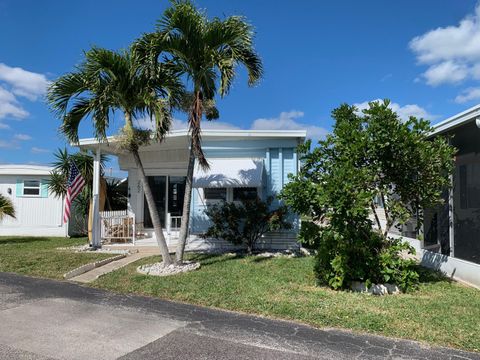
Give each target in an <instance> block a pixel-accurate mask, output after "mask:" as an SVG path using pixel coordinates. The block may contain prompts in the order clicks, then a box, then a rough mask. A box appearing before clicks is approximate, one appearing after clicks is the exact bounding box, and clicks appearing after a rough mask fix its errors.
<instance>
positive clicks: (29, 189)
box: [23, 180, 40, 196]
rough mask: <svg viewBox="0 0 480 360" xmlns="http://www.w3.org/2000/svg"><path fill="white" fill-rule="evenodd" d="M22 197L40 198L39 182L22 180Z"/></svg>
mask: <svg viewBox="0 0 480 360" xmlns="http://www.w3.org/2000/svg"><path fill="white" fill-rule="evenodd" d="M23 195H24V196H25V195H26V196H40V181H39V180H24V181H23Z"/></svg>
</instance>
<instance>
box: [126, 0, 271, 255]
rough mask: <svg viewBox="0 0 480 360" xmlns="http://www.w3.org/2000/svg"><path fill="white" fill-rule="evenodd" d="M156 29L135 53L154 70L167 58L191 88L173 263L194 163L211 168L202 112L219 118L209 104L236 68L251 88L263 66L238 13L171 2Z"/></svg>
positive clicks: (181, 246)
mask: <svg viewBox="0 0 480 360" xmlns="http://www.w3.org/2000/svg"><path fill="white" fill-rule="evenodd" d="M156 30H157V31H156V32H154V33H149V34H145V35H144V36H143V37H142V38H141V39H139V40H138V41H137V42H136V44H135V45H134V50H135V52H136V54H137V55H138V56H139V57H140V58H141V59H142V62H143V63H144V65H146V68H147V69H154V64H156V62H157V61H158V60H159V59H160V60H161V59H163V58H165V57H168V58H171V59H172V60H173V62H174V63H175V64H176V66H177V67H178V70H179V72H180V73H181V74H182V75H184V76H185V78H186V79H188V80H189V82H188V84H189V85H190V86H191V88H190V91H192V99H191V100H189V101H188V109H186V110H187V113H188V124H189V132H190V155H189V161H188V169H187V181H186V185H185V197H184V202H183V212H182V223H181V228H180V236H179V237H180V238H179V241H178V244H177V249H176V261H177V262H178V263H182V261H183V256H184V250H185V244H186V240H187V235H188V227H189V222H190V201H191V198H192V179H193V170H194V165H195V161H196V160H197V161H198V163H199V164H200V166H202V167H203V168H208V166H209V165H208V162H207V160H206V158H205V155H204V153H203V150H202V144H201V130H202V126H201V121H202V118H203V115H205V116H206V118H207V119H208V120H210V119H215V118H218V112H215V111H213V112H212V111H211V110H210V109H211V106H209V103H211V101H212V100H213V99H214V98H215V95H216V94H217V93H218V94H219V95H220V96H222V97H224V96H225V95H227V94H228V92H229V91H230V88H231V86H232V84H233V81H234V79H235V77H236V75H237V73H238V66H243V67H244V68H245V69H246V72H247V75H248V85H249V86H253V85H255V84H257V83H258V81H259V80H260V79H261V77H262V74H263V66H262V61H261V59H260V57H259V56H258V54H257V53H256V52H255V49H254V46H253V38H254V30H253V27H252V26H251V25H250V24H249V23H248V22H247V21H246V19H245V18H243V17H241V16H229V17H227V18H225V19H220V18H218V17H215V18H213V19H209V18H208V17H207V15H206V13H205V11H203V10H200V9H198V8H196V7H195V5H194V4H193V3H192V2H191V1H189V0H174V1H172V5H171V7H169V8H167V10H165V12H164V14H163V16H162V18H161V19H160V20H159V21H158V23H157V29H156ZM152 64H153V67H152ZM151 74H153V75H155V72H154V71H151Z"/></svg>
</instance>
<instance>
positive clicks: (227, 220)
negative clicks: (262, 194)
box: [202, 197, 292, 253]
mask: <svg viewBox="0 0 480 360" xmlns="http://www.w3.org/2000/svg"><path fill="white" fill-rule="evenodd" d="M272 201H273V197H269V198H268V199H267V200H266V201H262V200H261V199H259V198H256V199H255V200H243V201H242V202H241V203H240V204H238V203H234V202H226V203H223V204H222V205H211V206H208V207H207V209H206V210H205V214H206V215H207V216H208V217H209V218H210V220H211V222H212V225H211V226H210V227H209V228H208V230H207V231H206V232H205V234H203V235H202V236H203V237H204V238H207V237H213V238H219V239H224V240H226V241H228V242H230V243H232V244H234V245H242V244H243V245H245V246H246V247H247V251H248V252H249V253H251V252H252V251H253V250H254V249H255V247H256V244H257V242H258V240H259V239H260V238H261V237H262V235H264V234H265V233H267V232H268V231H272V230H281V229H291V228H292V224H291V223H290V222H289V221H288V220H287V216H288V212H287V208H286V207H284V206H280V207H278V208H276V209H273V210H272V209H271V208H270V207H271V204H272Z"/></svg>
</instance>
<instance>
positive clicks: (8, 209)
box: [0, 194, 15, 221]
mask: <svg viewBox="0 0 480 360" xmlns="http://www.w3.org/2000/svg"><path fill="white" fill-rule="evenodd" d="M5 216H10V217H12V218H15V209H14V208H13V204H12V202H11V201H10V199H8V198H7V197H5V196H3V195H2V194H0V221H1V220H3V218H4V217H5Z"/></svg>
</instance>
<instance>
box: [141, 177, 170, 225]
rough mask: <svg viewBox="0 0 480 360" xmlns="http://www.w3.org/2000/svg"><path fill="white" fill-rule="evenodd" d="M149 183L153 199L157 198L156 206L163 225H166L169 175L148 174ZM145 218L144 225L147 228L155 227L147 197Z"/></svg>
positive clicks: (145, 200)
mask: <svg viewBox="0 0 480 360" xmlns="http://www.w3.org/2000/svg"><path fill="white" fill-rule="evenodd" d="M148 183H149V184H150V189H151V190H152V194H153V199H154V200H155V206H156V208H157V211H158V215H159V216H160V222H161V223H162V227H165V201H166V199H167V197H166V193H167V191H166V190H167V177H166V176H148ZM144 214H145V216H144V219H143V226H144V227H145V228H153V223H152V218H151V217H150V211H149V210H148V204H147V199H144Z"/></svg>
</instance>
